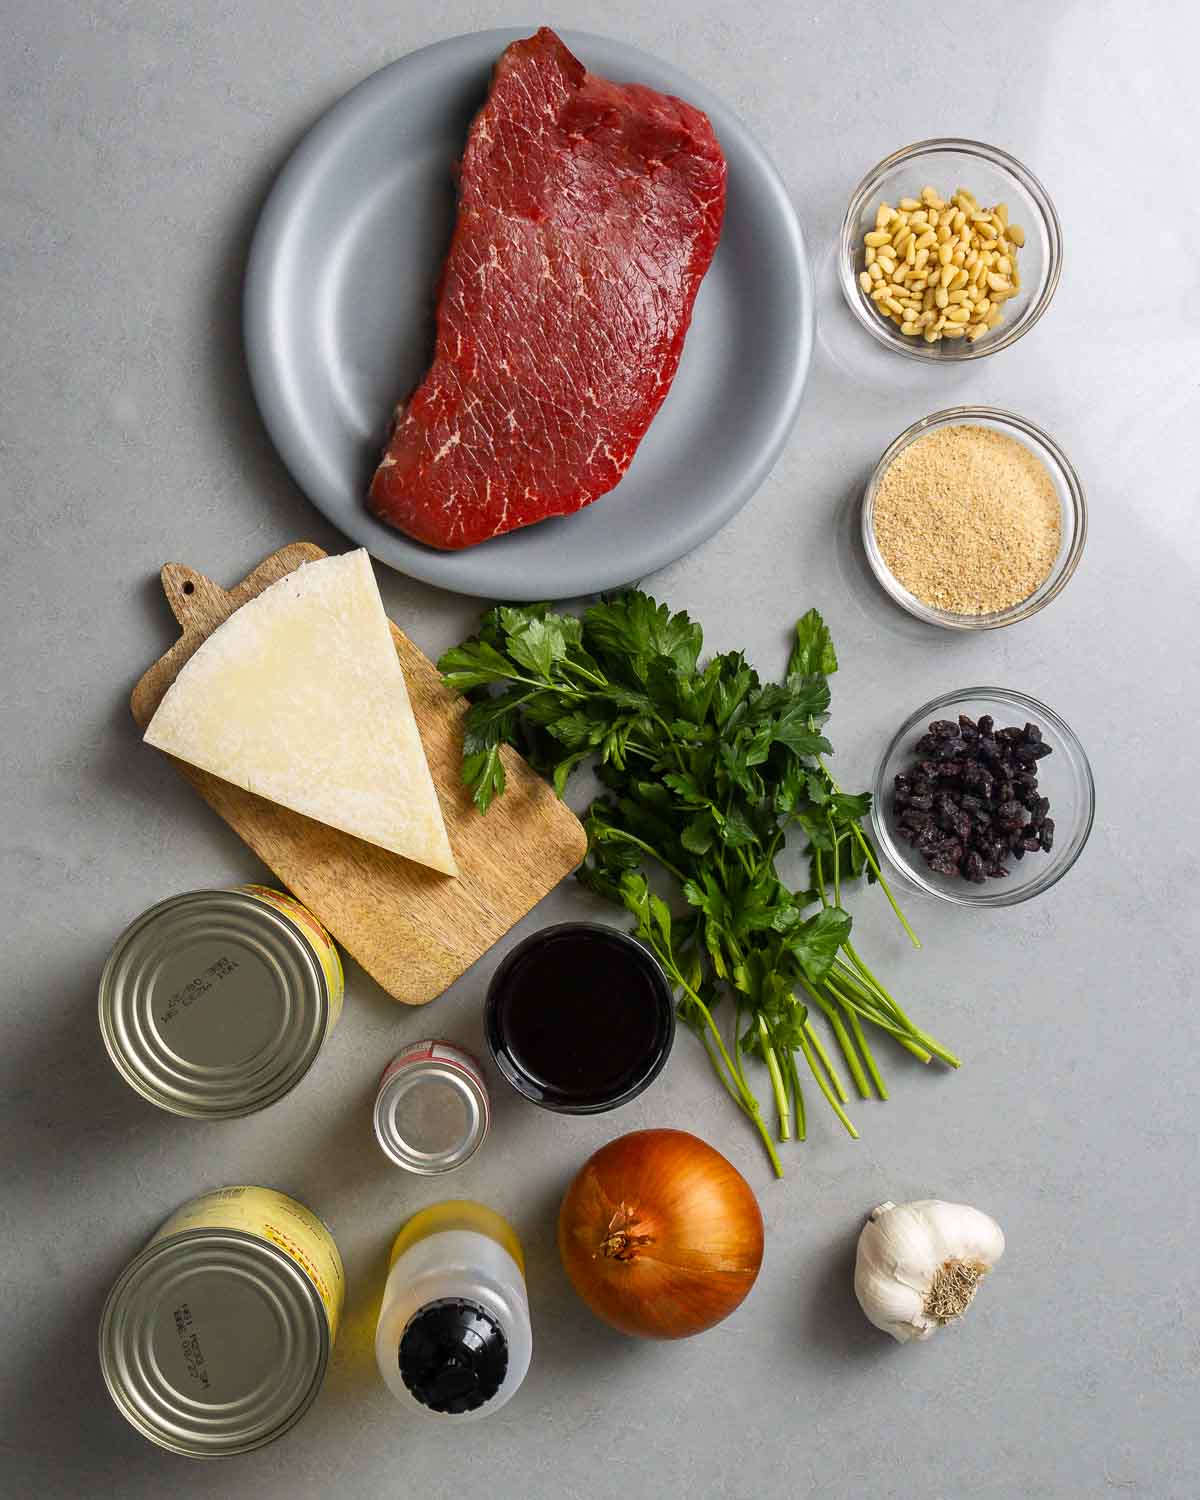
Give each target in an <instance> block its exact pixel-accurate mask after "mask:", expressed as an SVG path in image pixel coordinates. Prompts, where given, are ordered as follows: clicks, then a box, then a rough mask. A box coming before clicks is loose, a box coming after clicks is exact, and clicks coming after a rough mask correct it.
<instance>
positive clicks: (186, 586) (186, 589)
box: [183, 578, 196, 594]
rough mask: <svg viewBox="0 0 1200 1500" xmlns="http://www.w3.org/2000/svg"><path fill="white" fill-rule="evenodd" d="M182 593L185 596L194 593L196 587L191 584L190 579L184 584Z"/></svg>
mask: <svg viewBox="0 0 1200 1500" xmlns="http://www.w3.org/2000/svg"><path fill="white" fill-rule="evenodd" d="M183 592H184V593H185V594H194V593H195V592H196V585H195V584H194V583H193V582H192V580H191V579H190V578H189V579H188V581H187V582H186V583H185V584H184V586H183Z"/></svg>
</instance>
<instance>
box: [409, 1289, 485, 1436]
mask: <svg viewBox="0 0 1200 1500" xmlns="http://www.w3.org/2000/svg"><path fill="white" fill-rule="evenodd" d="M507 1372H508V1339H507V1338H506V1337H505V1334H504V1330H503V1328H501V1326H500V1324H499V1323H498V1322H497V1321H496V1319H495V1318H494V1317H493V1316H492V1314H491V1313H489V1312H488V1311H487V1310H486V1308H483V1307H481V1306H480V1305H479V1303H477V1302H469V1301H467V1300H466V1299H465V1298H461V1297H444V1298H440V1299H439V1300H438V1301H436V1302H430V1303H427V1304H426V1306H424V1307H423V1308H421V1310H420V1311H419V1312H417V1313H415V1314H414V1316H413V1317H412V1318H411V1320H410V1321H409V1324H408V1327H407V1328H405V1330H404V1336H403V1338H402V1339H401V1340H400V1376H401V1379H402V1380H403V1381H404V1384H405V1385H406V1386H407V1387H408V1389H409V1390H410V1391H411V1392H412V1394H413V1396H414V1397H415V1398H416V1400H418V1401H419V1402H420V1403H421V1405H422V1406H427V1407H428V1408H429V1410H430V1411H435V1412H442V1413H444V1414H446V1415H450V1416H461V1415H462V1414H463V1413H465V1412H472V1411H478V1410H479V1408H480V1407H481V1406H483V1405H484V1404H485V1403H486V1402H488V1401H490V1400H491V1399H492V1397H493V1396H495V1394H496V1392H497V1391H498V1390H499V1389H500V1387H501V1386H502V1385H503V1384H504V1377H505V1375H506V1374H507Z"/></svg>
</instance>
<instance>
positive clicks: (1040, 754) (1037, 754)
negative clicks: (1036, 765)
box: [1029, 740, 1054, 760]
mask: <svg viewBox="0 0 1200 1500" xmlns="http://www.w3.org/2000/svg"><path fill="white" fill-rule="evenodd" d="M1029 748H1030V751H1031V753H1032V755H1033V758H1034V760H1044V759H1045V758H1046V756H1047V755H1053V754H1054V747H1053V746H1052V745H1047V744H1046V742H1045V740H1043V741H1042V743H1041V744H1040V745H1031V746H1030V747H1029Z"/></svg>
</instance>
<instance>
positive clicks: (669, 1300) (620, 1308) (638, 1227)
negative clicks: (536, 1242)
mask: <svg viewBox="0 0 1200 1500" xmlns="http://www.w3.org/2000/svg"><path fill="white" fill-rule="evenodd" d="M558 1249H559V1254H560V1255H561V1256H562V1262H563V1266H564V1268H565V1270H566V1273H567V1275H568V1277H569V1278H570V1280H571V1284H572V1286H574V1288H575V1290H576V1291H577V1292H578V1293H579V1295H580V1297H582V1299H583V1300H584V1302H586V1303H587V1305H588V1307H590V1308H591V1310H592V1311H593V1312H594V1313H595V1314H596V1316H597V1317H598V1318H601V1319H603V1321H604V1322H606V1323H608V1324H610V1325H611V1326H612V1327H613V1328H616V1329H618V1330H619V1331H620V1332H621V1333H627V1334H631V1335H633V1336H635V1337H638V1338H655V1339H682V1338H690V1337H691V1336H692V1335H693V1334H697V1333H703V1332H704V1331H705V1329H708V1328H711V1327H713V1325H714V1324H716V1323H719V1322H721V1320H722V1319H723V1318H727V1317H728V1316H729V1314H730V1313H731V1312H733V1310H734V1308H736V1307H737V1306H738V1305H739V1304H740V1303H741V1302H742V1301H743V1299H744V1298H745V1297H746V1295H747V1293H748V1292H749V1291H750V1288H751V1287H752V1286H753V1285H754V1282H755V1278H756V1277H757V1276H758V1272H759V1268H760V1267H761V1265H762V1257H763V1221H762V1213H761V1211H760V1209H759V1206H758V1201H757V1199H756V1198H755V1196H754V1194H753V1192H752V1191H751V1189H750V1185H749V1183H747V1181H746V1179H745V1178H744V1177H743V1176H742V1174H741V1173H740V1172H739V1171H738V1170H737V1168H736V1167H735V1166H734V1165H733V1164H732V1163H731V1162H729V1161H726V1159H725V1157H723V1156H722V1155H721V1153H720V1152H719V1151H715V1150H714V1149H713V1148H712V1147H711V1146H710V1145H708V1144H707V1143H706V1142H705V1141H702V1140H701V1139H700V1138H699V1136H695V1135H691V1134H689V1133H688V1132H687V1131H685V1130H635V1131H633V1132H632V1133H631V1134H629V1135H623V1136H621V1137H620V1138H619V1139H618V1140H615V1141H611V1142H610V1143H609V1144H608V1145H607V1146H602V1147H601V1148H600V1150H599V1151H597V1152H596V1153H595V1155H594V1156H592V1157H590V1158H589V1159H588V1161H587V1162H585V1163H584V1165H583V1167H582V1168H581V1170H580V1172H579V1174H578V1176H577V1177H576V1178H575V1180H574V1182H572V1184H571V1186H570V1187H569V1188H568V1189H567V1195H566V1197H565V1198H564V1199H563V1203H562V1208H561V1210H560V1212H559V1216H558Z"/></svg>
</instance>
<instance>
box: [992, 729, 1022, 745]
mask: <svg viewBox="0 0 1200 1500" xmlns="http://www.w3.org/2000/svg"><path fill="white" fill-rule="evenodd" d="M996 738H997V739H998V740H1003V741H1004V742H1005V743H1006V744H1010V745H1011V744H1014V743H1015V742H1016V741H1018V740H1023V739H1024V738H1025V731H1024V730H1023V729H1017V728H1016V726H1015V725H1009V727H1008V728H1007V729H997V731H996Z"/></svg>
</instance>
